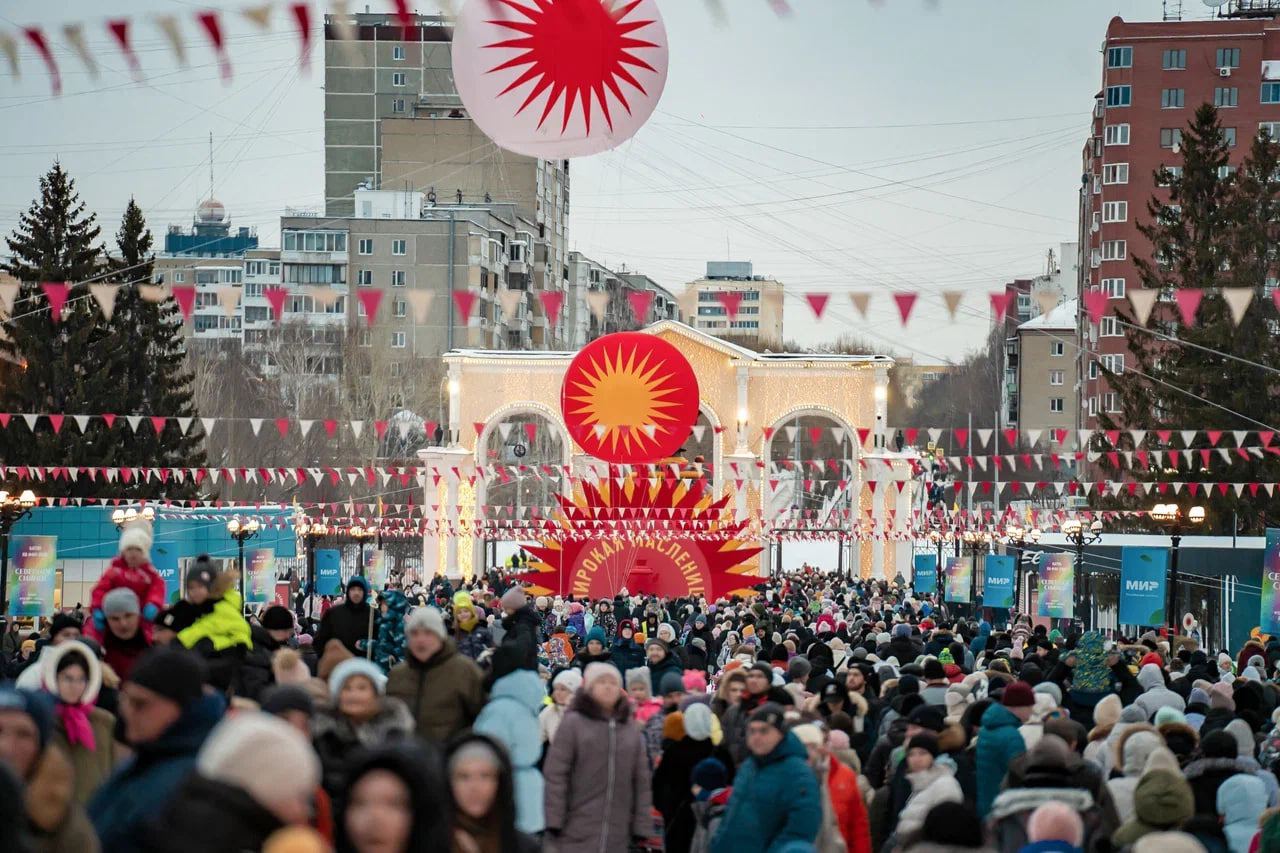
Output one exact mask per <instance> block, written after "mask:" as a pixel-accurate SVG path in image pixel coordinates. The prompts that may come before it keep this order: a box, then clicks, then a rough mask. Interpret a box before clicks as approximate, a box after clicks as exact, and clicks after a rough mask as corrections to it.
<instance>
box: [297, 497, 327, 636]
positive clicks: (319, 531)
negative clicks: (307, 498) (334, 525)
mask: <svg viewBox="0 0 1280 853" xmlns="http://www.w3.org/2000/svg"><path fill="white" fill-rule="evenodd" d="M329 532H330V531H329V526H328V525H327V524H325V523H324V522H322V521H311V520H309V519H308V518H307V517H306V516H301V517H300V519H299V521H298V535H299V536H301V537H302V543H303V545H305V546H306V549H307V583H306V586H305V587H304V588H303V592H302V594H303V600H305V601H309V600H310V599H311V597H312V596H313V595H315V590H316V545H317V544H319V542H320V540H322V539H324V538H325V537H326V536H328V535H329ZM306 615H308V616H310V615H311V614H306Z"/></svg>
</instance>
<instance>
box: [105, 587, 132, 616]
mask: <svg viewBox="0 0 1280 853" xmlns="http://www.w3.org/2000/svg"><path fill="white" fill-rule="evenodd" d="M141 612H142V606H141V605H139V604H138V594H137V593H136V592H134V591H133V590H131V589H129V587H127V586H118V587H116V588H115V589H113V590H111V592H109V593H107V594H106V595H104V596H103V597H102V614H103V615H104V616H107V617H111V616H118V615H120V614H121V613H135V614H136V613H141Z"/></svg>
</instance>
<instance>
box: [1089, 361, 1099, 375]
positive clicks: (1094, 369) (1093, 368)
mask: <svg viewBox="0 0 1280 853" xmlns="http://www.w3.org/2000/svg"><path fill="white" fill-rule="evenodd" d="M1089 378H1090V379H1097V378H1098V362H1096V361H1090V362H1089Z"/></svg>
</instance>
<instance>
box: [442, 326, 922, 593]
mask: <svg viewBox="0 0 1280 853" xmlns="http://www.w3.org/2000/svg"><path fill="white" fill-rule="evenodd" d="M635 334H638V335H653V336H656V337H658V338H660V339H661V341H664V342H666V343H667V344H670V345H671V347H674V348H675V350H677V351H678V356H683V359H680V360H681V361H682V362H683V361H687V365H688V367H689V368H691V369H692V374H693V377H694V378H696V388H697V392H698V393H697V400H696V402H697V409H696V412H693V413H692V414H694V415H696V421H695V422H694V424H693V426H692V428H691V429H690V430H689V432H688V435H687V438H686V439H685V440H684V441H683V442H676V444H678V445H679V449H678V450H677V451H676V452H675V454H674V455H673V456H669V457H664V458H663V459H661V460H658V461H657V462H656V463H655V464H653V465H630V464H611V463H610V462H606V461H604V460H602V459H601V458H599V457H600V456H606V457H609V451H608V449H607V448H609V447H611V446H612V442H611V440H610V438H611V437H610V429H609V428H608V426H606V424H607V421H608V419H609V417H610V415H609V414H608V406H607V405H605V406H604V407H603V408H602V407H601V406H600V405H596V404H595V403H593V404H592V406H586V405H585V404H580V403H572V402H567V401H568V397H569V395H570V391H574V389H582V388H583V387H584V385H583V383H582V381H581V380H580V379H579V374H578V373H577V372H576V371H577V370H578V368H577V367H575V368H574V370H575V372H574V373H571V375H570V380H571V381H570V382H569V383H568V384H567V385H566V383H565V375H566V371H569V370H570V365H571V363H572V362H573V360H574V358H575V355H577V353H573V352H525V351H493V350H455V351H452V352H449V353H447V354H445V356H444V360H445V364H446V365H447V368H448V377H447V387H448V402H449V406H448V409H449V411H448V422H447V424H444V425H442V426H444V427H446V428H447V431H445V432H443V436H444V437H443V440H441V441H440V442H439V446H433V447H428V448H425V449H423V450H421V451H419V453H418V455H419V457H420V458H421V460H422V462H423V463H424V464H425V465H428V466H431V467H432V468H434V469H435V470H436V471H439V472H440V475H439V476H438V477H433V478H431V479H429V480H427V482H426V492H425V495H424V504H425V506H426V508H427V510H428V511H429V513H430V515H429V517H428V523H427V525H426V535H425V539H424V564H425V567H426V569H427V571H428V572H430V571H432V570H434V571H435V572H437V573H446V574H449V575H450V576H455V577H456V576H460V577H463V578H469V577H471V576H472V574H473V573H474V572H476V571H483V570H484V569H486V568H487V567H488V562H487V557H488V555H489V551H488V550H487V548H486V545H487V544H488V543H490V542H492V541H494V540H502V539H504V540H512V541H518V542H520V543H522V544H524V545H525V546H526V548H527V549H528V550H529V553H530V554H531V555H533V556H534V557H535V558H536V562H535V564H534V565H533V566H531V567H530V578H531V579H532V580H533V582H534V583H535V584H536V585H538V586H541V587H543V588H546V589H551V590H554V591H560V592H574V593H575V594H590V595H592V596H597V595H600V594H603V593H604V592H605V590H606V587H607V588H609V590H608V591H609V592H610V594H611V593H612V592H614V591H616V589H617V587H619V586H621V585H627V584H629V586H628V588H629V589H631V590H632V591H636V590H637V589H645V590H647V591H655V592H659V593H660V594H662V593H665V594H677V593H679V592H682V591H684V590H686V589H688V590H692V591H695V592H705V593H706V594H708V595H718V594H720V593H722V592H726V591H729V590H731V589H734V588H744V587H747V586H750V584H751V583H752V582H753V581H752V580H751V577H752V576H759V575H764V574H767V573H768V570H769V560H768V555H769V554H770V550H769V546H770V545H771V544H772V543H773V542H775V541H779V540H785V539H794V538H804V539H822V540H830V541H833V542H836V543H838V547H839V548H840V549H841V550H840V553H841V555H842V557H841V561H842V562H843V564H844V567H845V571H846V572H849V571H851V570H852V571H853V572H854V573H856V574H860V575H862V576H863V577H885V578H892V577H893V576H894V575H895V574H897V573H902V574H904V575H907V576H909V575H910V565H911V552H912V542H911V533H910V522H911V517H912V515H911V507H912V505H913V503H912V497H913V492H914V490H915V489H916V488H918V485H919V480H918V478H917V477H916V476H915V475H916V474H917V473H918V472H919V470H920V464H919V458H918V456H917V455H916V454H915V452H914V451H911V450H907V451H905V452H900V451H897V450H894V449H891V448H889V447H888V446H887V444H888V441H887V430H886V427H885V415H886V409H887V392H888V383H889V369H890V367H891V366H892V364H893V360H892V359H891V358H888V357H885V356H851V355H819V354H809V353H803V354H791V353H758V352H753V351H751V350H748V349H746V348H744V347H741V346H738V345H735V344H733V343H730V342H727V341H723V340H720V339H718V338H715V337H712V336H710V335H707V334H705V333H703V332H700V331H697V330H695V329H693V328H690V327H689V326H686V325H684V324H683V323H678V322H674V321H663V322H660V323H656V324H654V325H652V326H649V327H648V328H646V329H644V330H642V331H641V332H639V333H635ZM609 337H619V336H609ZM601 340H606V339H601ZM596 343H597V344H598V343H599V341H597V342H596ZM591 346H592V345H589V347H591ZM664 349H666V348H664ZM616 354H617V350H616V349H615V356H616ZM625 354H626V351H625V350H624V355H625ZM599 364H600V362H598V361H597V362H596V368H595V369H596V374H599V373H600V372H601V369H600V367H599ZM683 369H684V366H683V364H681V365H680V370H683ZM596 374H590V375H589V378H593V377H594V376H595V375H596ZM646 375H648V374H646ZM668 375H687V374H684V373H671V372H670V371H662V372H661V376H657V377H655V381H656V379H661V378H662V376H668ZM593 381H594V380H593ZM562 388H569V390H568V391H566V392H565V393H566V397H565V399H563V400H562ZM575 393H577V392H576V391H575ZM655 393H658V398H657V399H660V400H663V399H665V400H668V401H670V400H673V399H674V398H675V396H678V395H672V396H670V397H667V398H662V397H661V393H660V392H655ZM597 402H598V401H597ZM607 402H608V401H606V404H607ZM686 402H687V401H682V403H681V404H682V405H684V404H685V403H686ZM562 403H565V407H563V408H562ZM616 403H617V401H615V404H616ZM663 405H666V404H665V403H662V402H659V403H658V404H657V406H656V407H655V408H654V409H653V410H652V411H653V412H655V413H658V414H657V416H656V418H655V420H658V421H659V422H661V418H662V414H660V412H662V411H674V408H667V409H665V410H664V409H663V408H662V407H663ZM671 406H672V407H674V406H675V404H674V403H671ZM565 412H568V413H569V415H570V418H569V420H570V426H567V425H566V419H565V415H564V413H565ZM584 412H585V413H587V414H588V415H589V417H587V419H586V421H585V422H584V419H583V415H584ZM593 417H594V418H596V420H595V421H594V422H593V421H592V420H591V418H593ZM658 432H659V434H657V435H656V436H655V435H654V433H655V428H654V426H653V425H644V426H643V427H641V428H640V430H639V431H638V432H637V430H636V429H632V430H631V433H632V436H633V437H634V438H636V439H638V440H639V441H638V443H639V444H644V438H645V436H646V434H647V435H648V438H650V439H652V440H653V444H654V445H655V447H656V446H657V445H659V444H662V441H661V439H662V435H661V434H660V428H659V430H658ZM575 433H576V434H575ZM625 437H626V436H625V434H624V436H623V438H624V439H625ZM667 445H668V446H664V447H663V448H662V449H663V450H664V451H666V450H669V445H670V442H667ZM584 446H585V447H589V448H591V449H592V451H593V452H594V453H595V454H598V455H593V453H589V452H588V451H587V450H585V449H584ZM618 452H621V451H618ZM610 458H616V457H610ZM833 553H834V551H833ZM539 568H541V569H542V572H543V573H542V574H541V575H538V574H536V572H537V570H538V569H539ZM826 568H833V569H834V568H835V565H832V566H829V567H826ZM552 569H554V571H552ZM726 572H728V573H729V575H726Z"/></svg>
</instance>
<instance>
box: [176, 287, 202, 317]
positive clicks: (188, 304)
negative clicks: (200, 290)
mask: <svg viewBox="0 0 1280 853" xmlns="http://www.w3.org/2000/svg"><path fill="white" fill-rule="evenodd" d="M172 291H173V301H174V302H176V303H178V310H179V311H181V312H182V320H183V322H185V323H190V322H191V312H192V311H194V310H195V307H196V287H195V285H194V284H175V285H174V286H173V288H172Z"/></svg>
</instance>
